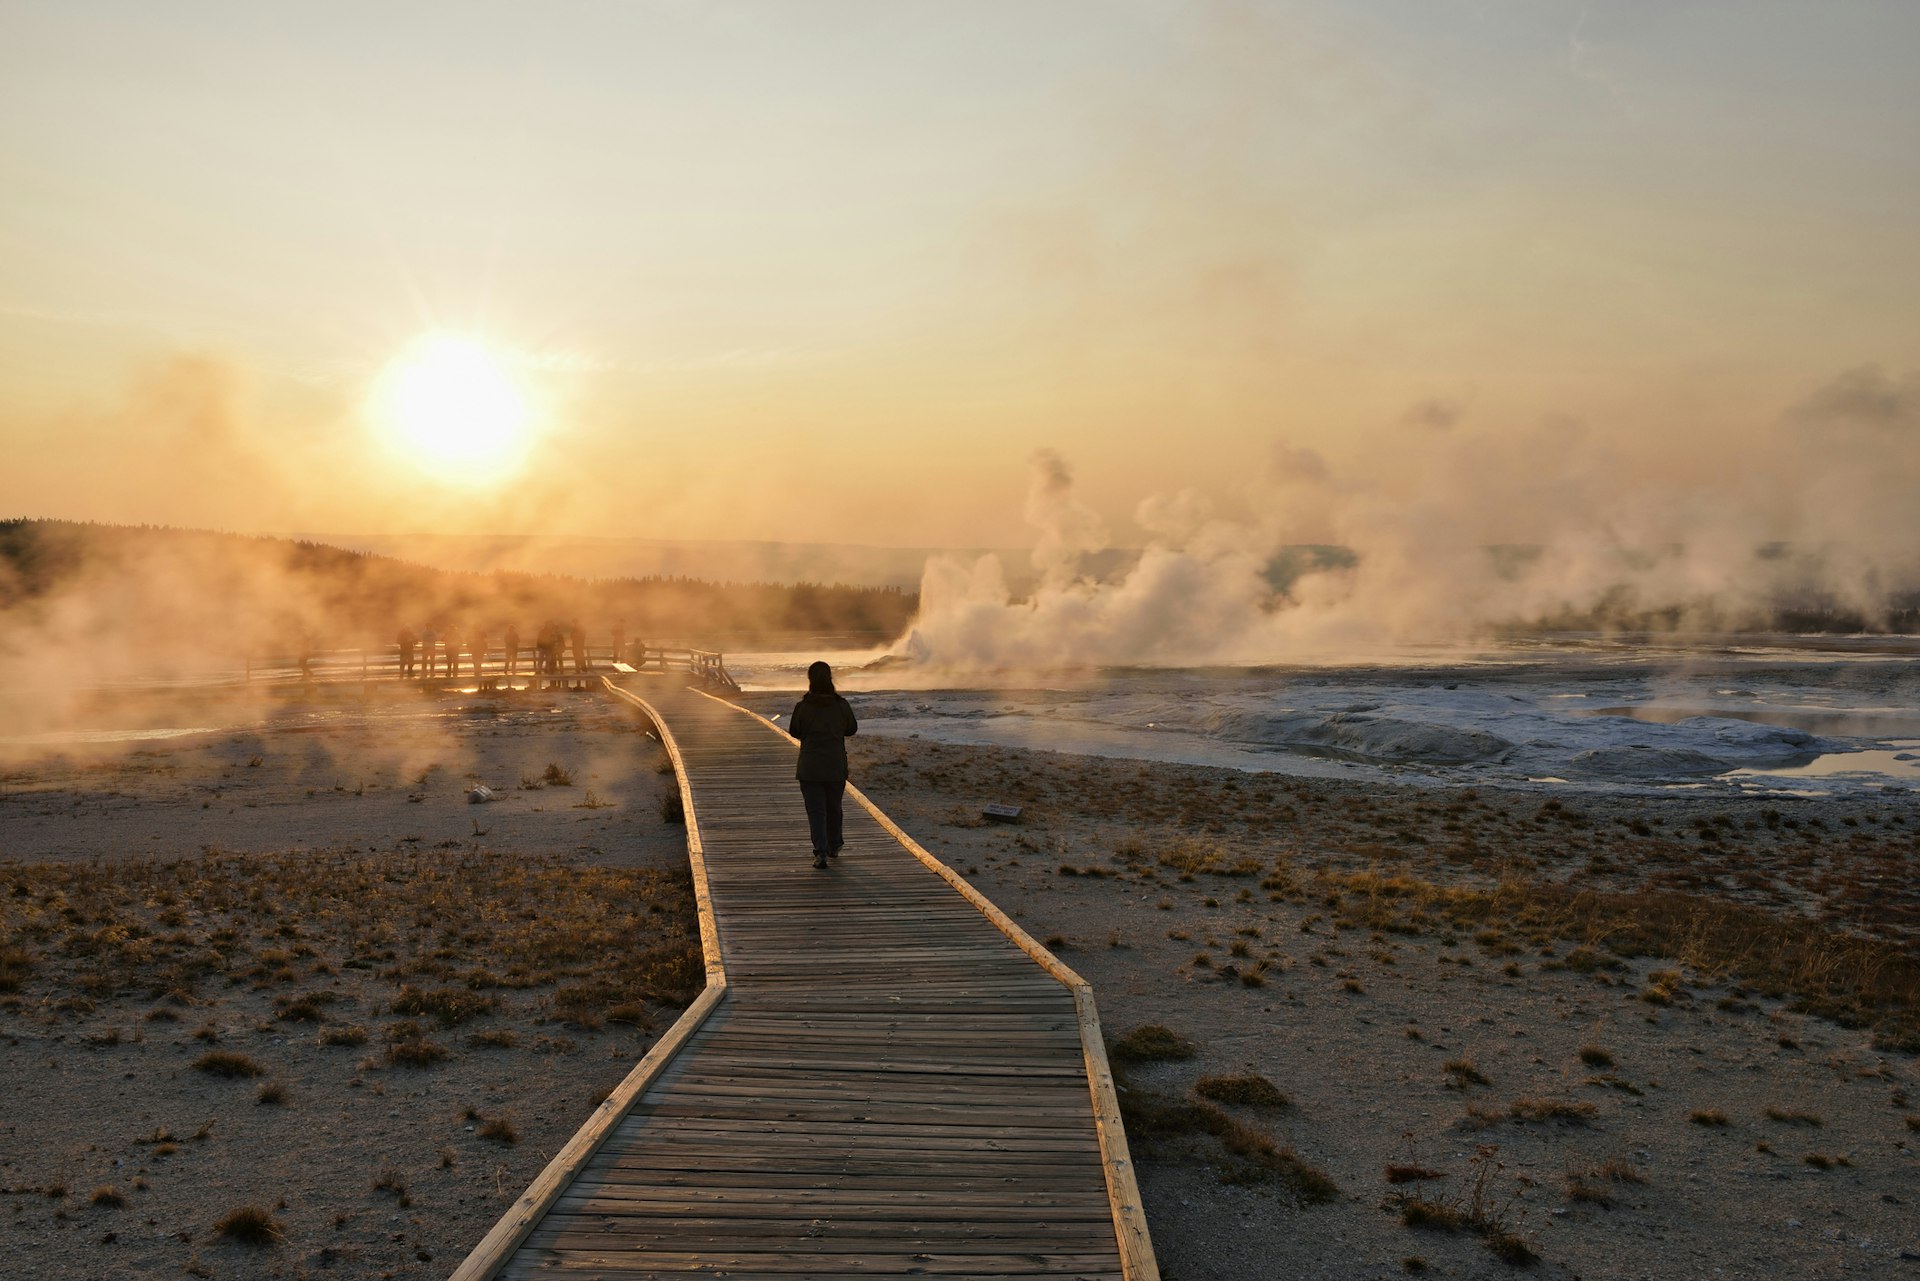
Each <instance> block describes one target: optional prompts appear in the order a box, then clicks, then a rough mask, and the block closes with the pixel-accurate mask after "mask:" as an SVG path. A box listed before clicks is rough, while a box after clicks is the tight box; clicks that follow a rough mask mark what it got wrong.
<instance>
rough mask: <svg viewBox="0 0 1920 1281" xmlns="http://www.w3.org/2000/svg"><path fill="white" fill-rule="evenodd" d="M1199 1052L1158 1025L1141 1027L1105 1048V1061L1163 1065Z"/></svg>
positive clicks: (1179, 1036) (1175, 1033) (1176, 1033)
mask: <svg viewBox="0 0 1920 1281" xmlns="http://www.w3.org/2000/svg"><path fill="white" fill-rule="evenodd" d="M1199 1052H1200V1047H1199V1046H1197V1045H1195V1044H1194V1043H1193V1042H1192V1041H1189V1040H1188V1039H1187V1038H1186V1037H1184V1036H1181V1035H1180V1034H1179V1033H1178V1032H1175V1031H1173V1030H1171V1029H1170V1028H1166V1027H1162V1026H1161V1025H1160V1024H1158V1023H1147V1024H1143V1025H1142V1026H1140V1027H1137V1028H1135V1029H1133V1031H1131V1032H1129V1033H1127V1034H1126V1035H1125V1036H1123V1037H1121V1038H1120V1039H1119V1040H1117V1041H1113V1042H1110V1043H1109V1044H1108V1046H1107V1057H1108V1058H1110V1059H1112V1060H1113V1061H1114V1062H1115V1063H1166V1062H1172V1061H1174V1060H1178V1059H1190V1058H1192V1057H1193V1056H1194V1055H1196V1054H1198V1053H1199Z"/></svg>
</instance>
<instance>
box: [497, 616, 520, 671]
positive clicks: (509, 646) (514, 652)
mask: <svg viewBox="0 0 1920 1281" xmlns="http://www.w3.org/2000/svg"><path fill="white" fill-rule="evenodd" d="M500 643H501V644H502V645H504V646H505V647H506V651H507V675H508V676H513V675H515V674H516V673H517V672H519V670H520V628H519V627H518V626H517V625H516V624H513V623H508V624H507V634H506V636H505V637H504V638H503V639H502V640H501V642H500Z"/></svg>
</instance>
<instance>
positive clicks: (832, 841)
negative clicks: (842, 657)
mask: <svg viewBox="0 0 1920 1281" xmlns="http://www.w3.org/2000/svg"><path fill="white" fill-rule="evenodd" d="M787 727H788V730H789V732H791V733H792V734H793V736H794V737H795V738H797V739H799V740H800V761H799V764H798V765H797V766H796V767H795V769H794V777H795V778H796V779H798V780H799V782H800V799H801V800H802V802H804V803H805V805H806V807H807V832H808V834H809V835H810V836H811V837H812V838H813V865H814V866H815V867H825V866H826V865H827V860H828V859H830V858H838V857H840V851H841V849H842V848H844V847H845V845H846V838H845V836H844V834H843V832H842V813H841V804H842V802H843V801H844V800H845V799H846V794H847V740H848V739H849V738H852V737H853V736H854V735H855V734H857V733H859V731H860V722H859V721H858V720H856V719H855V718H854V715H853V706H852V705H851V704H850V703H848V702H847V700H846V699H844V698H842V697H840V692H839V691H838V690H836V689H834V687H833V668H831V667H829V666H828V665H827V664H825V663H815V664H814V665H813V666H811V667H809V668H807V694H806V697H804V698H802V699H801V700H800V701H799V702H798V703H795V704H794V705H793V719H791V720H790V721H788V722H787Z"/></svg>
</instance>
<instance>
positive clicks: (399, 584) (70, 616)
mask: <svg viewBox="0 0 1920 1281" xmlns="http://www.w3.org/2000/svg"><path fill="white" fill-rule="evenodd" d="M917 603H918V597H917V595H916V594H914V593H911V592H905V591H902V590H900V589H899V588H894V587H854V586H846V585H844V584H820V583H798V584H784V583H713V582H703V581H700V580H697V579H691V578H657V577H649V578H622V579H584V578H578V577H574V576H571V575H569V574H567V573H566V567H565V566H564V565H556V566H555V567H554V572H552V573H542V574H529V573H515V572H505V571H501V572H496V573H468V572H455V571H447V570H440V569H434V568H431V567H429V566H424V565H417V564H413V563H411V562H408V561H403V560H398V559H395V558H393V557H388V556H377V555H371V554H367V553H362V552H354V551H348V550H345V549H343V548H339V547H333V546H329V545H327V544H324V543H317V542H307V541H296V540H293V539H286V538H271V537H259V536H251V535H239V534H225V533H215V532H210V531H203V530H186V529H172V528H166V527H160V526H145V525H139V526H129V525H99V524H86V523H79V522H72V521H54V520H11V521H4V522H0V627H9V628H13V629H16V630H17V629H19V628H22V627H39V628H43V629H53V630H56V631H58V632H59V633H60V635H61V642H62V643H78V644H81V645H84V646H86V647H88V648H92V646H91V645H90V644H89V643H88V642H89V640H90V639H91V638H101V637H106V636H111V637H113V638H114V639H116V640H117V641H121V642H125V643H127V644H130V645H133V646H135V647H140V646H148V645H157V646H160V647H162V648H165V649H175V648H178V647H179V646H180V644H181V643H183V642H185V643H198V644H202V645H205V646H207V647H210V648H218V649H225V650H229V651H231V650H233V649H236V648H252V649H258V648H260V647H262V646H271V645H279V644H287V645H303V646H304V645H320V646H326V645H341V646H350V645H361V644H373V643H379V644H386V643H390V642H391V641H392V639H393V636H394V634H395V633H396V631H397V630H398V629H399V628H401V627H402V626H406V627H411V628H413V629H415V630H419V629H420V628H422V627H423V626H446V625H451V626H455V627H464V628H479V629H488V630H491V631H493V633H494V634H495V635H496V636H497V635H498V634H499V631H500V629H502V628H503V627H505V626H506V625H507V624H509V623H511V624H513V625H515V626H517V627H519V628H520V630H521V631H522V632H523V633H525V634H527V635H531V634H532V630H533V629H534V628H537V627H538V626H539V625H540V624H541V623H543V622H546V621H550V620H551V621H559V622H567V621H576V620H577V621H578V622H580V623H582V624H583V625H584V626H586V627H587V628H588V629H589V630H590V631H591V632H593V633H595V636H594V641H595V643H596V644H597V643H603V642H601V640H600V635H601V634H604V633H606V632H607V631H608V630H609V629H611V628H613V627H615V626H619V627H621V628H623V629H624V630H625V633H626V635H627V637H628V638H629V639H633V640H642V639H646V640H655V639H671V640H677V641H683V642H691V643H696V644H713V645H715V647H720V645H719V643H720V642H722V641H727V642H731V643H734V644H738V643H740V641H741V640H743V639H751V638H754V637H761V636H772V635H775V634H778V633H795V632H802V633H815V634H821V633H830V634H836V635H847V636H857V637H862V638H872V639H884V638H887V637H891V636H895V635H898V634H899V633H900V632H901V631H902V630H904V628H905V627H906V624H907V622H908V621H909V620H910V619H911V618H912V617H913V614H914V610H915V608H916V606H917Z"/></svg>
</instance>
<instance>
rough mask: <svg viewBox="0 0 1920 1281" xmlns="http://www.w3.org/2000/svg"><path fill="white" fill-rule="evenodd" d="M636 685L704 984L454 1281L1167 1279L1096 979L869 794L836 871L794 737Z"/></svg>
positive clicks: (853, 803) (852, 820)
mask: <svg viewBox="0 0 1920 1281" xmlns="http://www.w3.org/2000/svg"><path fill="white" fill-rule="evenodd" d="M628 685H629V686H630V687H631V688H632V689H633V690H634V691H636V692H637V695H638V696H637V697H636V694H635V693H627V692H625V691H621V690H618V689H616V690H615V692H616V693H617V694H620V695H621V696H622V697H625V698H627V699H628V700H629V701H633V702H635V703H636V704H638V705H640V706H641V707H642V708H643V710H646V711H647V712H648V713H649V714H651V715H652V716H653V718H654V720H655V722H656V724H658V725H659V726H660V727H661V729H662V731H663V734H662V736H663V738H664V739H665V740H666V742H667V744H668V750H669V751H670V752H672V753H673V754H674V755H675V757H676V759H677V764H678V765H679V766H680V779H681V788H682V791H683V795H684V796H685V799H686V800H687V802H688V804H687V812H688V845H689V850H690V854H691V856H692V859H693V864H694V876H695V887H696V892H697V894H698V896H699V898H700V908H701V930H702V938H703V942H704V943H705V946H706V949H707V968H708V981H709V985H708V988H707V990H706V992H705V993H703V994H702V996H701V997H700V999H699V1000H698V1001H696V1002H695V1004H694V1005H693V1006H692V1007H690V1008H689V1009H688V1011H687V1013H686V1015H685V1016H683V1017H682V1019H681V1020H680V1021H679V1022H678V1023H677V1024H675V1026H674V1027H673V1029H672V1030H670V1031H669V1032H668V1034H667V1035H666V1036H664V1037H662V1039H661V1041H660V1042H659V1044H657V1045H656V1046H655V1047H654V1048H653V1050H652V1051H650V1052H649V1053H648V1055H647V1057H646V1059H645V1060H643V1061H642V1062H641V1064H640V1065H639V1066H638V1067H636V1068H635V1069H634V1071H633V1073H632V1074H631V1075H630V1076H629V1077H628V1078H627V1081H626V1082H625V1083H624V1084H623V1085H622V1086H621V1088H620V1089H619V1090H617V1091H616V1092H615V1093H614V1095H613V1096H611V1097H610V1098H609V1099H608V1100H607V1101H606V1103H604V1104H602V1105H601V1107H600V1109H599V1110H598V1111H596V1112H595V1114H594V1116H593V1118H592V1119H590V1120H589V1122H588V1123H587V1125H586V1126H585V1127H584V1128H583V1129H582V1130H581V1131H580V1133H579V1134H578V1135H576V1136H575V1138H574V1139H573V1141H572V1142H571V1143H569V1144H568V1146H567V1147H566V1148H564V1149H563V1150H562V1151H561V1152H560V1153H559V1154H558V1155H557V1156H556V1157H555V1158H554V1160H553V1162H552V1163H551V1164H550V1165H549V1166H548V1168H547V1170H546V1171H545V1172H544V1173H543V1174H542V1175H541V1176H540V1178H539V1179H538V1180H536V1181H535V1183H534V1185H533V1186H532V1187H531V1188H529V1189H528V1191H527V1193H526V1194H525V1195H524V1196H522V1197H521V1198H520V1199H519V1201H517V1202H516V1203H515V1206H514V1209H513V1210H512V1211H510V1212H509V1213H508V1215H507V1216H506V1217H505V1218H503V1219H502V1220H501V1221H500V1223H499V1224H498V1225H496V1226H495V1228H494V1229H493V1231H492V1232H491V1233H489V1235H488V1237H487V1238H486V1240H485V1241H483V1242H482V1243H481V1244H480V1246H479V1247H478V1248H477V1249H476V1250H475V1251H474V1253H473V1255H471V1256H470V1257H469V1258H468V1259H467V1260H466V1262H465V1263H464V1264H462V1265H461V1268H460V1269H459V1270H458V1271H457V1272H455V1273H454V1276H455V1278H457V1279H458V1281H478V1279H480V1278H486V1277H496V1276H497V1277H528V1276H535V1275H556V1274H569V1275H574V1274H577V1275H579V1276H581V1277H595V1276H597V1277H607V1278H638V1277H666V1276H682V1275H685V1274H689V1273H691V1274H703V1275H707V1276H715V1277H721V1276H724V1277H728V1278H732V1279H733V1281H753V1279H754V1278H767V1279H768V1281H772V1279H774V1278H778V1279H780V1281H792V1279H793V1278H796V1277H869V1276H914V1277H927V1276H939V1277H1008V1276H1050V1277H1063V1278H1065V1277H1086V1278H1110V1279H1112V1281H1157V1276H1158V1274H1157V1271H1156V1268H1155V1264H1154V1259H1153V1251H1152V1247H1151V1245H1150V1244H1149V1242H1148V1239H1147V1233H1146V1226H1145V1219H1144V1216H1143V1215H1142V1214H1141V1211H1140V1206H1139V1194H1138V1191H1137V1189H1136V1187H1135V1185H1134V1178H1133V1171H1132V1166H1131V1165H1130V1163H1129V1162H1128V1159H1127V1152H1126V1139H1125V1135H1124V1134H1123V1133H1122V1131H1121V1129H1120V1123H1119V1117H1118V1115H1117V1111H1116V1109H1115V1104H1114V1095H1113V1087H1112V1081H1111V1078H1110V1076H1109V1075H1108V1072H1107V1063H1106V1055H1105V1051H1104V1049H1103V1048H1102V1046H1101V1042H1100V1035H1099V1024H1098V1021H1097V1019H1096V1018H1095V1016H1094V1013H1093V1001H1092V995H1091V992H1090V990H1088V989H1087V987H1086V984H1085V983H1084V982H1082V981H1081V980H1080V979H1078V978H1077V977H1076V976H1075V975H1073V973H1072V972H1071V971H1070V970H1067V969H1066V968H1065V967H1064V966H1062V965H1060V963H1059V962H1058V961H1057V960H1055V959H1054V958H1053V957H1052V956H1051V955H1050V954H1048V953H1047V952H1046V951H1045V950H1044V949H1042V948H1040V947H1039V945H1038V944H1036V943H1034V942H1033V941H1032V940H1031V939H1030V938H1028V937H1027V936H1026V935H1025V934H1024V933H1023V932H1022V931H1020V930H1019V928H1018V927H1017V926H1015V925H1014V924H1013V923H1012V922H1011V921H1009V920H1007V918H1006V917H1005V916H1004V915H1003V914H1001V913H1000V912H999V911H998V909H996V908H994V907H992V905H991V904H989V903H987V902H986V900H984V899H982V898H980V897H979V896H978V895H977V894H975V893H974V892H973V891H972V890H971V889H970V887H966V886H965V884H964V882H962V881H961V880H960V878H959V877H957V876H956V875H954V874H953V873H952V872H950V871H948V870H947V869H945V868H943V867H942V866H941V865H940V864H938V863H937V862H936V861H935V860H933V858H932V857H931V856H930V855H928V854H927V853H926V852H925V851H924V850H922V849H920V848H919V847H918V846H917V845H915V844H914V843H913V842H912V840H911V838H909V837H907V836H906V834H905V833H903V832H901V831H900V830H899V829H898V828H897V827H895V826H893V824H892V823H891V821H890V820H888V819H887V818H886V817H885V816H884V815H882V814H881V813H880V812H879V811H878V810H877V809H874V808H873V807H872V806H871V805H868V804H867V803H866V801H865V799H864V798H863V797H859V796H858V794H857V793H854V792H851V791H850V792H849V796H848V804H847V828H846V838H847V847H846V850H845V852H844V853H843V854H842V856H841V857H840V858H839V859H837V860H835V863H834V865H833V867H832V868H831V869H830V870H827V871H816V870H814V869H813V867H812V866H811V855H810V853H809V845H808V841H807V834H806V820H805V816H804V814H803V813H802V811H801V807H800V797H799V792H798V789H797V787H796V786H795V784H794V782H793V760H794V748H793V743H792V740H791V739H789V738H788V737H787V736H786V735H785V734H783V733H780V732H778V731H777V730H775V729H774V728H772V727H770V726H769V725H768V724H767V723H766V722H765V721H762V720H761V719H759V718H758V717H756V716H753V715H752V714H750V713H747V712H744V711H742V710H740V709H738V708H736V707H733V706H732V705H730V704H727V703H724V702H721V701H720V700H718V699H713V698H709V697H707V696H705V695H702V694H699V693H696V692H694V691H691V690H686V689H680V688H676V687H675V683H673V682H670V681H668V680H666V679H664V678H652V679H649V678H638V679H632V680H629V681H628Z"/></svg>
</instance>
